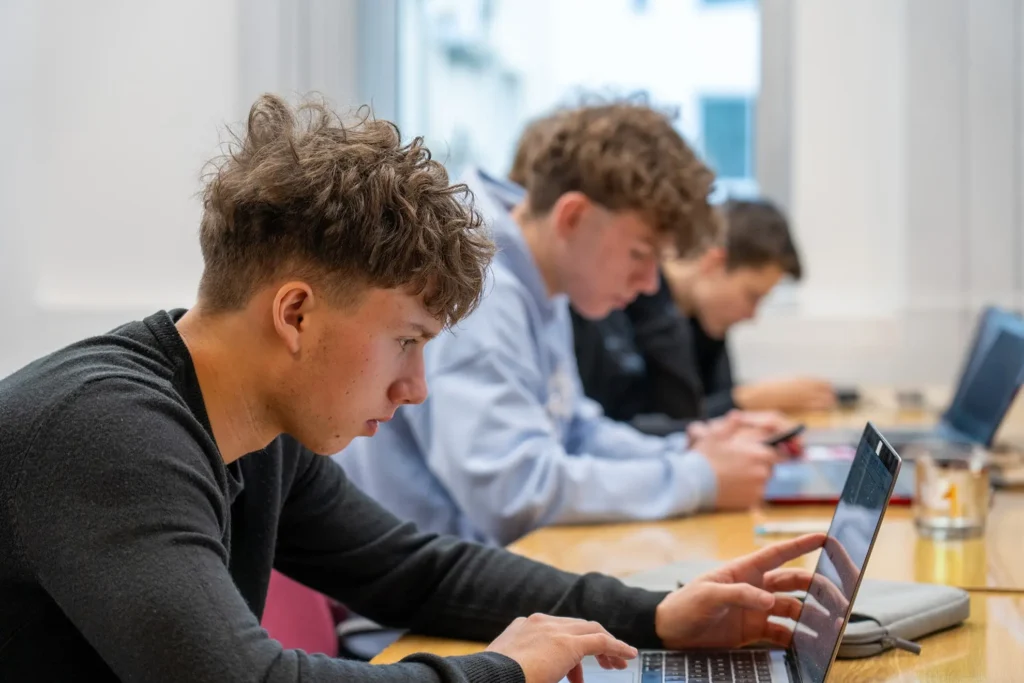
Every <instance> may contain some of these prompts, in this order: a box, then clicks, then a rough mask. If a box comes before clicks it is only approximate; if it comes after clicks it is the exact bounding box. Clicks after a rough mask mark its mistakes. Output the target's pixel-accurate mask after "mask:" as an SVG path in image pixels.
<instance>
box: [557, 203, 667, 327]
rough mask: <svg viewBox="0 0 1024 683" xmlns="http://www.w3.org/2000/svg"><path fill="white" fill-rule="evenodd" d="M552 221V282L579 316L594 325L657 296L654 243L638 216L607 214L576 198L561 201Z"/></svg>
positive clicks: (656, 240)
mask: <svg viewBox="0 0 1024 683" xmlns="http://www.w3.org/2000/svg"><path fill="white" fill-rule="evenodd" d="M570 195H571V196H570ZM551 215H552V218H553V219H554V226H555V231H556V234H557V235H558V247H557V249H558V252H557V254H556V259H555V264H556V268H557V269H558V271H559V272H558V274H557V276H556V280H557V282H558V283H559V284H560V289H561V291H564V292H565V293H566V294H567V295H568V296H569V300H570V301H571V302H572V305H573V307H574V308H575V309H576V311H577V312H578V313H579V314H580V315H582V316H583V317H585V318H589V319H592V320H598V319H601V318H604V317H605V316H607V315H608V314H609V313H611V312H612V311H613V310H616V309H622V308H625V307H626V306H628V305H629V304H630V303H631V302H632V301H633V300H634V299H636V298H637V296H639V295H640V294H654V293H655V292H657V291H658V261H659V255H660V243H659V238H658V237H657V235H656V233H655V231H654V229H653V228H652V227H651V226H650V225H649V224H648V223H647V222H645V221H644V220H643V219H641V217H640V216H639V215H637V214H635V213H632V212H612V211H608V210H607V209H604V208H603V207H600V206H598V205H596V204H594V203H593V202H591V201H590V200H589V199H587V198H586V197H585V196H583V195H581V194H579V193H569V194H568V195H566V196H564V197H563V198H562V199H560V200H559V202H558V205H556V207H555V209H553V211H552V214H551Z"/></svg>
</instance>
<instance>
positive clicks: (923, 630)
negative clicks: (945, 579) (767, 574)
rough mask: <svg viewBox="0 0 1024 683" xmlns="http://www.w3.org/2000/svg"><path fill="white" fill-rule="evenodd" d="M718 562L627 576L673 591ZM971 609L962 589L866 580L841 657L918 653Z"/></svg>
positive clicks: (642, 584)
mask: <svg viewBox="0 0 1024 683" xmlns="http://www.w3.org/2000/svg"><path fill="white" fill-rule="evenodd" d="M720 564H721V563H719V562H714V561H693V562H680V563H676V564H670V565H666V566H664V567H659V568H657V569H654V570H651V571H646V572H641V573H639V574H634V575H633V576H630V577H627V578H625V579H623V580H624V581H625V582H626V583H627V584H629V585H631V586H636V587H638V588H647V589H649V590H656V591H667V590H675V589H676V588H678V587H680V586H681V585H683V584H684V583H685V582H687V581H690V580H692V579H694V578H696V577H698V576H700V575H702V574H704V573H706V572H708V571H711V570H713V569H715V568H716V567H718V566H720ZM970 612H971V601H970V595H969V594H968V593H967V591H964V590H962V589H960V588H954V587H952V586H941V585H936V584H929V583H910V582H905V581H879V580H874V579H864V581H862V582H861V586H860V590H859V591H858V592H857V599H856V600H855V601H854V604H853V613H852V614H851V615H850V622H849V623H848V624H847V625H846V631H845V632H844V634H843V640H842V642H841V643H840V645H839V654H838V657H840V658H842V659H856V658H860V657H870V656H872V655H876V654H879V653H881V652H885V651H886V650H889V649H892V648H900V649H903V650H907V651H909V652H914V653H919V652H920V650H921V646H920V645H918V643H917V642H916V641H917V640H918V639H920V638H924V637H925V636H928V635H930V634H933V633H937V632H939V631H942V630H945V629H948V628H952V627H954V626H957V625H959V624H960V623H962V622H963V621H964V620H966V619H967V617H968V616H970Z"/></svg>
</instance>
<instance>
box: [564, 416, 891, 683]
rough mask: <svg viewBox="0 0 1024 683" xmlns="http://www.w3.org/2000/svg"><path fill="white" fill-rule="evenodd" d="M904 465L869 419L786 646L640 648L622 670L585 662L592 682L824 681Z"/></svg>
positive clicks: (816, 682) (586, 660) (594, 661)
mask: <svg viewBox="0 0 1024 683" xmlns="http://www.w3.org/2000/svg"><path fill="white" fill-rule="evenodd" d="M900 463H901V461H900V457H899V455H898V454H897V453H896V451H895V450H893V448H892V447H891V446H890V445H889V444H888V443H887V442H886V440H885V438H884V437H883V436H882V435H881V434H880V433H879V432H878V430H877V429H876V428H875V427H874V425H872V424H871V423H870V422H869V423H868V424H867V426H866V427H865V429H864V433H863V435H862V436H861V439H860V443H859V445H858V446H857V451H856V455H855V456H854V458H853V461H852V467H851V468H850V469H849V476H848V477H847V478H846V483H845V485H844V486H843V491H842V495H841V496H840V499H839V504H838V505H837V506H836V509H835V513H834V514H833V516H832V523H831V525H830V526H829V531H828V539H827V540H826V543H825V548H824V550H823V551H822V552H821V553H820V555H819V556H818V565H817V567H816V568H815V570H814V578H813V579H812V580H811V588H810V590H809V591H808V592H807V596H806V597H805V598H804V606H803V608H802V610H801V612H800V617H799V618H798V619H797V621H796V625H795V628H794V635H793V640H792V643H791V644H790V646H789V647H788V648H786V649H785V650H782V649H765V648H756V647H755V648H743V649H737V650H720V651H716V650H699V651H698V650H695V651H686V652H676V651H665V650H641V651H640V653H639V656H638V657H637V658H636V659H634V660H632V661H630V662H629V666H628V668H626V669H624V670H620V671H614V670H613V671H608V670H604V669H602V668H601V667H600V665H599V664H598V663H597V661H596V660H594V658H592V657H588V658H586V659H584V660H583V673H584V678H585V679H586V681H587V683H698V682H700V683H718V682H719V681H728V682H729V683H822V682H823V681H824V680H825V678H826V676H827V675H828V672H829V670H830V669H831V668H832V664H833V662H834V661H835V658H836V653H837V652H838V651H839V643H840V641H841V640H842V637H843V632H844V631H845V630H846V624H847V623H848V622H849V620H850V614H851V612H852V608H853V602H854V599H855V598H856V597H857V590H858V589H859V588H860V581H861V577H862V576H863V574H864V569H865V567H866V566H867V563H868V558H869V557H870V556H871V549H872V548H873V547H874V544H875V538H876V537H877V536H878V529H879V528H880V527H881V525H882V518H883V517H884V515H885V511H886V508H887V507H888V505H889V498H890V496H891V495H892V491H893V487H894V486H895V485H896V479H897V477H898V476H899V472H900Z"/></svg>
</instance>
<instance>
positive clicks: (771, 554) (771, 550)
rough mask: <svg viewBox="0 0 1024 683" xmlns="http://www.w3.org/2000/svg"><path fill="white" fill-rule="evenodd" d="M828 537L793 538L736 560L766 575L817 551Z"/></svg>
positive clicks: (818, 535) (811, 535)
mask: <svg viewBox="0 0 1024 683" xmlns="http://www.w3.org/2000/svg"><path fill="white" fill-rule="evenodd" d="M825 538H826V535H825V534H822V533H817V534H806V535H804V536H798V537H797V538H791V539H789V540H786V541H780V542H778V543H773V544H772V545H770V546H768V547H767V548H762V549H761V550H758V551H757V552H754V553H751V554H749V555H747V556H746V557H741V558H740V559H738V560H736V562H737V563H738V564H741V565H747V566H749V567H753V568H754V569H756V570H757V571H759V572H761V573H764V572H768V571H771V570H772V569H777V568H778V567H781V566H782V565H784V564H786V563H787V562H789V561H790V560H795V559H796V558H798V557H800V556H801V555H806V554H807V553H809V552H811V551H812V550H817V549H818V548H821V547H822V546H823V545H824V544H825Z"/></svg>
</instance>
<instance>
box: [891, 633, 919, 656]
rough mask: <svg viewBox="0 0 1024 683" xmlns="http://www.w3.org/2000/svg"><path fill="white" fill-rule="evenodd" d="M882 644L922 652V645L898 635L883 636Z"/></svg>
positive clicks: (907, 650)
mask: <svg viewBox="0 0 1024 683" xmlns="http://www.w3.org/2000/svg"><path fill="white" fill-rule="evenodd" d="M882 645H884V646H886V647H895V648H899V649H900V650H904V651H905V652H910V653H913V654H915V655H919V654H921V646H920V645H919V644H917V643H915V642H914V641H912V640H905V639H903V638H898V637H896V636H885V637H883V638H882Z"/></svg>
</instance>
